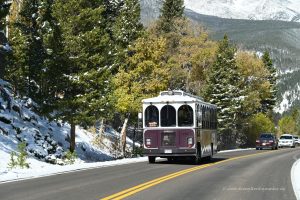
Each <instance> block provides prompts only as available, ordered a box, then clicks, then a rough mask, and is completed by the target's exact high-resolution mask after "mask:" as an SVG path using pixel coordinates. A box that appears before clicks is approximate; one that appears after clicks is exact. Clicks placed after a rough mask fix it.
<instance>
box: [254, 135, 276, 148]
mask: <svg viewBox="0 0 300 200" xmlns="http://www.w3.org/2000/svg"><path fill="white" fill-rule="evenodd" d="M260 149H272V150H274V149H278V140H277V138H276V135H275V134H273V133H262V134H260V136H259V138H258V139H257V140H256V150H260Z"/></svg>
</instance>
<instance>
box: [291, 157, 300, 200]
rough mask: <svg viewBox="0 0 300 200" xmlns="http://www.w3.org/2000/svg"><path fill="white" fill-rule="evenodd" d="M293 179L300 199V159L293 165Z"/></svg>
mask: <svg viewBox="0 0 300 200" xmlns="http://www.w3.org/2000/svg"><path fill="white" fill-rule="evenodd" d="M291 179H292V184H293V188H294V192H295V195H296V198H297V200H300V159H298V160H297V161H296V162H295V163H294V165H293V167H292V171H291Z"/></svg>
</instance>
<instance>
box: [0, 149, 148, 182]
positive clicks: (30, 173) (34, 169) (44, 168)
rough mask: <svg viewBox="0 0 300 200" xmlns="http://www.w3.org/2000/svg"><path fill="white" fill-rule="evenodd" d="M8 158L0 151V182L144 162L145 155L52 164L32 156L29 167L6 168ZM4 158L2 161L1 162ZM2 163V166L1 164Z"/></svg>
mask: <svg viewBox="0 0 300 200" xmlns="http://www.w3.org/2000/svg"><path fill="white" fill-rule="evenodd" d="M8 159H9V154H7V153H6V152H4V151H0V162H1V166H0V184H1V183H4V182H11V181H19V180H24V179H32V178H38V177H44V176H51V175H55V174H63V173H70V172H74V171H78V170H86V169H92V168H100V167H109V166H116V165H124V164H130V163H137V162H144V161H146V160H147V157H140V158H126V159H119V160H113V161H106V162H90V163H87V162H84V161H82V160H77V161H76V163H74V164H73V165H64V166H60V165H53V164H49V163H45V162H42V161H39V160H36V159H34V158H29V159H28V160H27V162H28V163H30V168H29V169H21V168H15V169H12V170H10V169H7V168H6V166H5V163H6V162H5V161H7V160H8ZM3 160H4V162H3ZM3 164H4V166H3Z"/></svg>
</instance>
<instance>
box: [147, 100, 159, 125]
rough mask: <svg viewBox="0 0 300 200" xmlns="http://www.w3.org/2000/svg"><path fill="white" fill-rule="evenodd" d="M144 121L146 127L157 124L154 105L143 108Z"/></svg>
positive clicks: (156, 113)
mask: <svg viewBox="0 0 300 200" xmlns="http://www.w3.org/2000/svg"><path fill="white" fill-rule="evenodd" d="M145 123H146V126H147V127H156V126H158V109H157V108H156V107H155V106H152V105H151V106H148V107H147V108H146V110H145Z"/></svg>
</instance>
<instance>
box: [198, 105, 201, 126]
mask: <svg viewBox="0 0 300 200" xmlns="http://www.w3.org/2000/svg"><path fill="white" fill-rule="evenodd" d="M197 127H199V128H202V111H201V107H200V105H199V104H198V105H197Z"/></svg>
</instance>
